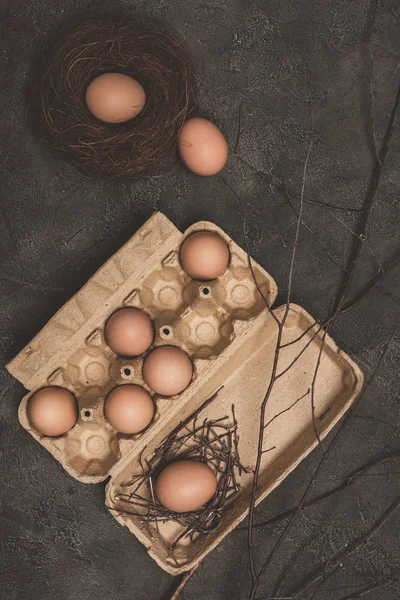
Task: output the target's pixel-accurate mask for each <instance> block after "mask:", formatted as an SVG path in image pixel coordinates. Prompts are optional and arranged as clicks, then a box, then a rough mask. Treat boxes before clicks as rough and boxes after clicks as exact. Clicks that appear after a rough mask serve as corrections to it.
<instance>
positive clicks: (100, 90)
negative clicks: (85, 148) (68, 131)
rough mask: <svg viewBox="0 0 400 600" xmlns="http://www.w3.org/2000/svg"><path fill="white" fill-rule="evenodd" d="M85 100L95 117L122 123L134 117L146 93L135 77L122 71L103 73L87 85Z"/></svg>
mask: <svg viewBox="0 0 400 600" xmlns="http://www.w3.org/2000/svg"><path fill="white" fill-rule="evenodd" d="M85 101H86V105H87V107H88V109H89V110H90V112H91V113H92V115H94V116H95V117H96V118H97V119H100V121H104V122H105V123H124V122H125V121H129V119H133V118H134V117H136V116H137V115H138V114H139V113H140V112H141V111H142V110H143V108H144V105H145V104H146V94H145V91H144V89H143V88H142V86H141V85H140V83H139V82H138V81H136V79H133V77H130V76H129V75H123V74H122V73H104V74H103V75H100V76H99V77H96V79H93V81H91V82H90V83H89V85H88V87H87V90H86V96H85Z"/></svg>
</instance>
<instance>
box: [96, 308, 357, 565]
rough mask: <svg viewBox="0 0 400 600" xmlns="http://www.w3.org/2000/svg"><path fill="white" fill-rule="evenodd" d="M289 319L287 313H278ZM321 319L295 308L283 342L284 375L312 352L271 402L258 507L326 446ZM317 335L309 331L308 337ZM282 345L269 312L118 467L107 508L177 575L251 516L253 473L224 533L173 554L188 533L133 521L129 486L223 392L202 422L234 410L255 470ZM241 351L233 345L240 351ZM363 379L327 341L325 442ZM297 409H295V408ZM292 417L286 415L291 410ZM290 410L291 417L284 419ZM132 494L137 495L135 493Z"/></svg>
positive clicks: (223, 524) (243, 478) (245, 454)
mask: <svg viewBox="0 0 400 600" xmlns="http://www.w3.org/2000/svg"><path fill="white" fill-rule="evenodd" d="M274 312H275V315H276V316H277V317H278V318H279V319H282V317H283V314H284V312H285V307H280V308H278V309H276V310H275V311H274ZM314 323H315V321H314V319H313V318H312V317H311V315H309V314H308V313H307V312H306V311H305V310H304V309H302V308H301V307H299V306H297V305H294V304H291V305H290V311H289V314H288V318H287V321H286V324H285V327H284V332H283V343H286V342H289V341H292V340H296V339H297V338H299V337H300V336H301V335H302V334H304V335H303V337H301V338H300V339H299V340H298V341H297V342H296V343H294V344H291V345H289V346H286V347H285V348H283V349H282V351H281V355H280V358H279V362H278V373H280V372H282V371H283V370H284V369H286V367H287V366H288V365H289V364H291V363H292V361H293V360H294V359H295V358H296V356H297V355H298V354H299V353H300V352H301V350H303V349H304V351H303V353H302V354H301V355H300V357H299V358H298V360H297V362H295V364H294V365H293V366H292V367H291V369H290V370H289V371H288V372H287V373H286V374H285V376H284V377H282V378H281V379H278V381H277V382H276V384H275V385H274V388H273V391H272V394H271V396H270V398H269V401H268V404H267V408H266V414H265V422H266V423H267V424H268V423H269V425H268V426H267V435H265V440H264V443H265V448H264V449H265V450H266V451H267V452H265V453H264V454H263V456H262V463H261V471H260V478H259V494H258V496H257V502H260V501H261V500H262V499H264V498H265V497H266V496H267V495H268V494H269V493H270V492H271V491H272V490H273V489H274V488H275V487H276V486H277V485H279V483H280V482H281V481H282V480H283V479H284V478H285V477H287V475H288V474H289V473H290V472H291V471H292V470H293V469H294V468H295V467H296V466H297V465H298V464H299V462H300V461H301V460H302V459H303V458H305V456H307V455H308V454H309V452H311V450H312V449H313V448H315V447H316V445H317V444H318V442H317V439H316V435H315V431H314V424H313V419H312V408H311V387H312V379H313V374H314V370H315V367H316V364H317V361H318V357H319V352H320V348H321V344H322V340H323V333H322V332H318V328H317V326H314V327H312V325H313V324H314ZM308 330H309V331H308ZM276 339H277V326H276V323H275V321H274V320H273V318H272V317H271V316H270V315H269V314H268V313H267V312H266V311H264V312H263V313H261V314H260V315H259V316H258V317H257V318H256V319H255V320H254V321H253V322H252V327H251V332H249V333H248V335H246V336H245V337H244V338H242V343H241V344H238V345H236V346H235V347H234V351H233V352H230V353H229V355H228V353H224V354H222V355H221V356H220V359H219V361H218V368H217V369H215V371H214V372H213V377H212V378H208V379H207V378H204V379H202V381H201V383H200V382H199V385H198V387H197V389H196V390H193V391H192V392H193V393H188V397H187V400H186V402H185V403H179V410H177V411H175V413H174V414H173V415H170V418H169V420H168V422H163V424H162V425H163V426H162V427H161V428H159V429H158V430H157V431H156V432H154V435H153V436H152V437H151V438H147V439H146V441H145V440H141V441H140V442H139V443H138V444H137V446H136V447H135V448H134V449H133V450H132V452H131V453H130V455H128V454H127V455H125V456H123V457H122V459H121V460H120V462H119V463H118V464H117V465H116V466H115V467H114V468H113V471H112V478H111V480H110V482H109V483H108V485H107V489H106V504H107V506H108V507H109V509H110V510H111V512H112V514H113V515H114V516H115V518H116V519H117V520H118V521H119V522H120V523H121V524H122V525H125V526H126V527H128V529H129V530H130V531H131V532H132V533H134V534H135V536H136V537H137V538H138V539H139V540H140V541H141V542H142V543H143V544H144V545H145V547H146V549H147V550H148V552H149V554H150V556H151V557H152V558H153V559H154V560H156V561H157V563H158V564H159V565H160V566H161V567H162V568H163V569H165V570H166V571H168V572H169V573H171V574H174V575H177V574H179V573H182V572H184V571H187V570H189V569H190V568H192V567H193V566H195V565H196V564H197V563H198V562H199V561H200V560H202V559H203V558H204V557H205V555H206V554H207V553H208V552H210V551H211V550H212V549H213V548H214V547H215V546H216V545H217V544H218V543H219V542H220V541H221V540H222V539H223V538H224V536H225V535H227V534H228V533H229V532H230V531H232V529H234V528H235V527H236V526H237V525H238V524H239V523H240V522H241V521H242V520H243V519H244V518H245V516H246V515H247V513H248V506H249V497H250V494H251V487H252V475H251V472H249V473H246V472H242V474H241V475H239V476H238V477H237V482H238V483H239V484H240V486H241V492H240V494H239V495H238V496H237V497H236V498H235V500H234V503H233V505H232V506H231V507H230V509H229V510H228V511H226V512H225V513H224V514H223V516H222V518H221V521H220V523H219V525H218V526H217V528H216V529H215V530H214V531H213V532H211V533H208V534H206V535H204V534H203V535H202V534H195V536H194V537H193V539H192V540H190V539H184V540H182V541H180V542H179V544H178V545H177V547H176V549H175V550H174V552H173V554H171V551H170V549H169V544H170V543H171V542H172V541H173V540H175V539H176V537H177V535H179V533H180V532H182V527H181V526H180V525H178V524H177V523H174V522H168V523H165V524H163V523H161V524H158V527H156V526H155V525H153V524H149V523H147V522H146V519H145V518H142V517H137V516H133V515H129V514H127V512H126V511H127V510H129V506H128V508H127V507H126V505H125V504H124V503H122V502H121V501H119V494H121V493H126V492H127V488H126V486H125V484H126V482H127V481H129V480H130V479H131V478H132V475H133V474H136V473H138V472H140V468H141V467H140V465H141V464H142V465H145V464H146V460H150V458H151V456H152V453H153V452H154V450H155V448H157V447H158V446H159V445H160V444H161V443H162V442H163V441H164V440H165V439H166V438H167V437H168V435H169V434H170V432H171V431H172V430H173V429H174V428H175V427H176V426H177V425H178V424H179V423H180V422H181V421H183V420H184V419H186V418H188V417H189V415H191V414H192V413H193V412H194V411H196V410H197V409H198V408H199V406H201V404H202V403H203V402H204V401H205V400H206V399H207V398H209V397H210V396H211V395H212V394H213V393H215V391H216V390H217V389H218V388H219V387H220V386H222V385H223V387H222V389H221V390H220V391H219V393H218V396H217V397H216V399H215V400H214V401H213V402H212V403H211V404H209V405H208V406H207V407H206V408H205V409H204V410H203V411H202V412H201V413H200V414H199V416H198V419H199V420H204V419H206V418H207V419H210V420H214V419H218V418H221V417H224V416H225V415H229V414H230V413H231V406H232V404H233V405H234V407H235V416H236V419H237V423H238V438H239V455H240V460H241V463H242V464H244V465H246V466H247V467H249V468H250V469H253V468H254V465H255V459H256V453H257V445H258V430H259V411H260V407H261V404H262V401H263V398H264V395H265V393H266V389H267V386H268V383H269V376H270V373H271V370H272V363H273V358H274V351H275V346H276ZM232 348H233V346H232ZM362 385H363V374H362V372H361V370H360V369H359V367H358V366H357V365H356V364H355V363H354V362H353V361H352V360H351V359H350V358H349V357H348V356H347V355H346V354H345V353H344V352H342V351H341V350H340V349H339V348H338V347H337V346H336V344H335V343H334V341H333V340H332V338H331V337H330V336H329V335H327V336H326V337H325V342H324V347H323V350H322V355H321V361H320V367H319V371H318V376H317V379H316V385H315V397H314V403H315V426H316V428H317V431H318V434H319V436H320V438H321V439H324V437H325V436H326V435H327V434H328V433H329V431H330V430H331V429H332V428H333V427H334V425H335V424H336V423H337V421H338V420H339V419H340V418H341V417H342V416H343V414H344V413H345V411H346V410H347V409H348V408H349V407H350V405H351V404H352V402H353V401H354V400H355V398H356V397H357V395H358V394H359V392H360V391H361V389H362ZM292 405H293V406H292ZM289 407H291V408H290V410H286V409H289ZM283 411H286V412H283ZM128 491H129V490H128Z"/></svg>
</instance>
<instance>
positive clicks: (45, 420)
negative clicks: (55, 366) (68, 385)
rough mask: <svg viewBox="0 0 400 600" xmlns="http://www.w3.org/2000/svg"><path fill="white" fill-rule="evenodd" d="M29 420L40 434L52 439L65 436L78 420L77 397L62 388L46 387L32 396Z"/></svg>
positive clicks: (29, 406) (29, 404) (29, 405)
mask: <svg viewBox="0 0 400 600" xmlns="http://www.w3.org/2000/svg"><path fill="white" fill-rule="evenodd" d="M27 412H28V419H29V422H30V424H31V426H32V427H33V428H34V429H36V431H37V432H38V433H41V434H42V435H47V436H50V437H56V436H59V435H63V434H64V433H66V432H67V431H69V430H70V429H71V427H73V426H74V425H75V423H76V421H77V419H78V405H77V402H76V400H75V397H74V396H73V395H72V394H71V392H69V391H68V390H66V389H64V388H61V387H56V386H52V387H46V388H42V389H41V390H38V391H37V392H36V393H35V394H33V396H31V398H30V400H29V403H28V411H27Z"/></svg>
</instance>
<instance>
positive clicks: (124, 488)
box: [110, 391, 248, 559]
mask: <svg viewBox="0 0 400 600" xmlns="http://www.w3.org/2000/svg"><path fill="white" fill-rule="evenodd" d="M217 395H218V391H217V392H216V393H215V394H213V395H212V396H211V397H210V398H208V399H207V400H206V401H205V402H203V404H202V405H201V406H200V407H199V408H198V409H197V410H196V411H195V412H194V413H193V414H192V415H190V416H189V417H188V418H187V419H185V420H184V421H183V422H181V423H180V424H179V425H178V426H177V427H175V429H174V430H173V431H172V432H171V433H170V434H169V435H168V437H167V438H166V439H165V440H164V442H163V443H162V444H161V445H160V446H158V447H157V448H156V449H155V450H154V452H153V453H152V456H151V457H150V459H149V460H146V461H145V464H143V463H142V461H141V460H139V462H140V464H141V472H140V473H138V474H136V475H134V476H133V477H132V479H131V480H130V481H128V482H126V483H123V484H122V485H121V491H120V492H119V493H118V494H117V495H116V497H115V501H116V502H119V503H121V505H122V506H123V507H124V508H122V509H121V511H120V513H121V514H127V515H134V516H136V517H139V518H140V519H141V520H142V523H144V524H145V525H146V527H147V528H148V530H149V532H150V526H151V525H154V526H155V527H156V529H157V531H158V532H159V533H160V535H161V536H162V531H160V526H162V524H164V523H168V522H171V521H173V522H174V523H176V524H178V525H179V526H180V527H179V529H180V531H177V532H176V535H175V539H172V540H171V541H170V542H169V543H167V542H166V548H167V551H168V553H169V555H170V556H171V557H172V559H175V557H174V550H175V548H176V546H177V545H178V544H179V542H181V541H182V540H185V539H186V538H188V539H189V540H190V542H192V541H193V540H194V539H195V537H196V535H198V534H205V533H209V532H211V531H213V530H214V529H215V528H216V527H217V526H218V524H219V522H220V520H221V517H222V514H223V513H224V512H226V510H228V508H229V506H231V505H232V502H233V501H234V499H235V497H236V496H237V494H238V493H239V492H240V489H241V486H240V484H239V483H238V478H237V476H241V474H242V472H247V471H248V469H247V468H246V467H245V466H243V465H242V464H241V462H240V457H239V445H238V434H237V428H238V424H237V421H236V417H235V410H234V406H233V405H232V407H231V410H232V414H231V417H230V416H228V415H225V416H223V417H220V418H218V419H208V418H207V417H206V418H204V419H202V418H200V413H201V411H202V410H203V409H204V408H206V406H208V405H209V404H210V403H211V402H213V400H215V398H216V397H217ZM177 460H196V461H199V462H202V463H204V464H206V465H208V466H209V467H210V468H211V469H212V470H213V471H214V472H215V474H216V476H217V481H218V483H217V490H216V492H215V494H214V495H213V497H212V498H211V499H210V501H209V502H207V503H206V504H205V505H204V506H202V507H201V508H200V509H198V510H195V511H191V512H182V513H177V512H174V511H171V510H169V509H167V508H165V507H164V506H163V505H162V504H160V502H159V501H158V500H157V497H156V496H155V493H154V489H155V482H156V479H157V477H158V475H159V474H160V473H161V471H162V470H163V469H164V468H165V467H166V466H167V465H169V464H171V463H172V462H175V461H177ZM110 508H111V509H112V507H110ZM114 510H115V509H114ZM150 533H151V532H150Z"/></svg>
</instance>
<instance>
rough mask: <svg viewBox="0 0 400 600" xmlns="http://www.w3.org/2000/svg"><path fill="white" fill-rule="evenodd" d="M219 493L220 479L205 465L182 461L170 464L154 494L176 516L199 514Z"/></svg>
mask: <svg viewBox="0 0 400 600" xmlns="http://www.w3.org/2000/svg"><path fill="white" fill-rule="evenodd" d="M216 489H217V477H216V475H215V473H214V471H213V470H212V469H210V467H209V466H207V465H205V464H204V463H201V462H197V461H194V460H181V461H178V462H174V463H171V464H170V465H168V466H167V467H165V469H164V470H163V471H161V473H160V475H159V476H158V477H157V481H156V485H155V492H156V496H157V498H158V501H159V502H160V503H161V504H162V505H163V506H165V508H168V510H172V511H174V512H178V513H181V512H190V511H193V510H198V509H199V508H201V507H202V506H203V504H205V503H206V502H208V501H209V500H210V499H211V498H212V497H213V496H214V494H215V492H216Z"/></svg>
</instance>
